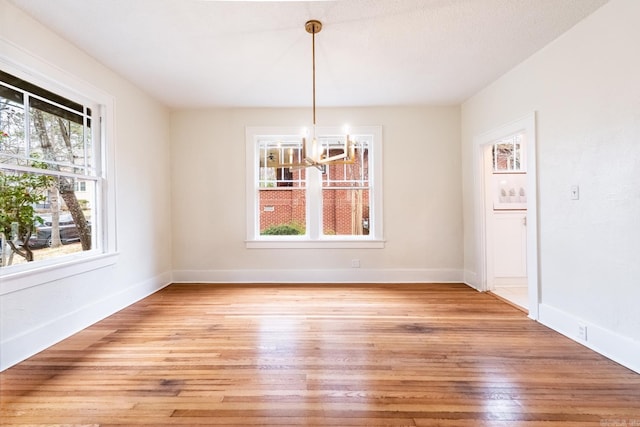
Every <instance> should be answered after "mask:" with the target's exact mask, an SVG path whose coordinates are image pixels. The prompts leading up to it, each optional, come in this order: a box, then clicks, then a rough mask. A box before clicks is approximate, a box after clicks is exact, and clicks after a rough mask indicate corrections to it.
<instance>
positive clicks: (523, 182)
mask: <svg viewBox="0 0 640 427" xmlns="http://www.w3.org/2000/svg"><path fill="white" fill-rule="evenodd" d="M509 144H510V145H511V151H509V149H507V148H508V145H509ZM474 148H475V150H474V153H475V154H474V155H475V165H476V167H475V174H474V177H475V181H476V189H475V197H474V199H475V205H476V206H475V217H476V236H477V256H476V263H477V264H476V265H477V272H478V276H479V277H478V279H479V286H478V289H479V290H481V291H491V292H494V293H496V294H497V295H498V296H500V297H502V298H504V299H506V300H507V301H511V302H513V303H514V304H516V305H519V306H525V307H524V308H526V309H527V310H528V314H529V317H530V318H532V319H536V320H537V318H538V305H539V290H538V244H537V234H538V230H537V200H536V195H537V187H536V182H537V177H536V148H535V114H531V115H529V116H527V117H524V118H522V119H519V120H516V121H514V122H512V123H509V124H506V125H503V126H500V127H499V128H496V129H494V130H492V131H489V132H487V133H485V134H482V135H479V136H477V137H475V138H474ZM518 150H519V153H518ZM496 163H498V164H496Z"/></svg>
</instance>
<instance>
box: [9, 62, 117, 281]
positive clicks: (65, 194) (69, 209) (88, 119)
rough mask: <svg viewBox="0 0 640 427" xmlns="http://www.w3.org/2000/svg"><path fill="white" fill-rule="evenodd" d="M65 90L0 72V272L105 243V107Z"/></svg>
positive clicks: (94, 250)
mask: <svg viewBox="0 0 640 427" xmlns="http://www.w3.org/2000/svg"><path fill="white" fill-rule="evenodd" d="M51 86H52V87H54V86H55V85H54V84H53V83H52V84H51ZM60 92H62V89H60ZM60 92H57V91H50V90H48V89H45V88H44V86H41V85H39V84H34V83H32V82H30V81H27V80H26V79H23V78H19V77H16V76H15V75H13V74H10V73H8V72H5V71H0V240H1V242H0V243H1V245H0V274H5V273H6V274H9V273H13V272H23V271H28V270H29V269H31V267H32V266H34V265H35V266H37V267H42V266H50V265H55V264H56V263H60V262H62V261H65V262H68V261H69V260H71V259H78V258H80V259H82V258H83V257H86V256H89V255H96V254H99V253H103V252H105V249H106V246H107V245H106V241H105V239H104V236H106V233H105V231H106V222H105V219H106V214H105V200H106V199H107V197H106V196H105V194H104V191H103V189H104V183H105V173H104V172H105V171H104V170H103V164H104V163H103V162H104V160H105V159H104V156H105V152H104V146H105V144H104V142H103V141H104V135H103V132H102V120H101V119H102V111H103V110H104V105H102V104H100V103H98V102H96V101H92V100H90V99H87V98H85V97H81V96H79V95H77V94H74V93H71V92H69V94H67V93H65V94H64V95H62V94H60ZM70 95H72V96H70Z"/></svg>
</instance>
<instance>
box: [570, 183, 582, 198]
mask: <svg viewBox="0 0 640 427" xmlns="http://www.w3.org/2000/svg"><path fill="white" fill-rule="evenodd" d="M570 194H571V200H579V199H580V187H578V186H577V185H572V186H571V190H570Z"/></svg>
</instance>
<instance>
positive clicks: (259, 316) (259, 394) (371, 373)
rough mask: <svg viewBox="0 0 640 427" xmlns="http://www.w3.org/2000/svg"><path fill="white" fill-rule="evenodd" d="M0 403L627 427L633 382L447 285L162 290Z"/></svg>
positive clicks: (114, 416) (332, 421)
mask: <svg viewBox="0 0 640 427" xmlns="http://www.w3.org/2000/svg"><path fill="white" fill-rule="evenodd" d="M0 388H1V391H0V399H1V409H0V413H1V418H0V419H1V421H0V424H2V425H4V426H9V425H32V426H33V425H47V426H52V425H55V426H62V425H64V426H71V425H84V426H122V425H131V426H135V425H148V426H151V425H152V426H163V425H188V426H197V425H216V426H218V425H220V426H256V425H271V426H288V425H290V426H294V425H295V426H301V425H305V426H341V427H346V426H447V427H452V426H465V427H466V426H471V427H474V426H505V427H506V426H509V427H511V426H526V427H542V426H545V427H549V426H572V427H577V426H580V427H582V426H640V375H638V374H636V373H634V372H632V371H630V370H628V369H626V368H624V367H622V366H620V365H617V364H616V363H614V362H612V361H610V360H608V359H606V358H604V357H603V356H600V355H598V354H597V353H594V352H593V351H591V350H588V349H586V348H584V347H582V346H580V345H579V344H577V343H575V342H573V341H571V340H569V339H567V338H565V337H563V336H561V335H559V334H557V333H555V332H553V331H551V330H549V329H547V328H546V327H544V326H542V325H540V324H538V323H536V322H534V321H532V320H530V319H528V318H527V317H526V315H525V314H524V313H522V312H521V311H519V310H517V309H516V308H514V307H511V306H510V305H508V304H506V303H504V302H502V301H499V300H498V299H496V298H494V297H492V296H490V295H487V294H482V293H478V292H476V291H474V290H472V289H470V288H468V287H466V286H465V285H459V284H430V285H304V286H303V285H300V286H293V285H290V286H288V285H238V286H221V285H172V286H170V287H168V288H166V289H164V290H162V291H160V292H158V293H156V294H154V295H152V296H150V297H148V298H146V299H144V300H143V301H140V302H139V303H137V304H135V305H133V306H131V307H129V308H127V309H125V310H123V311H121V312H119V313H117V314H115V315H113V316H111V317H109V318H107V319H105V320H104V321H102V322H100V323H98V324H95V325H93V326H91V327H90V328H87V329H86V330H84V331H82V332H80V333H78V334H77V335H75V336H73V337H71V338H69V339H67V340H65V341H63V342H61V343H59V344H58V345H55V346H53V347H51V348H49V349H47V350H46V351H44V352H42V353H40V354H38V355H36V356H34V357H32V358H30V359H28V360H26V361H24V362H23V363H20V364H19V365H17V366H14V367H12V368H10V369H8V370H6V371H4V372H3V373H1V374H0Z"/></svg>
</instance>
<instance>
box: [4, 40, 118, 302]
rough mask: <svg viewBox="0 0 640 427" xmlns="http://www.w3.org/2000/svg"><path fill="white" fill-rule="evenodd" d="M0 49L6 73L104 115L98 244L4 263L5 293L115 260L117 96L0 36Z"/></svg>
mask: <svg viewBox="0 0 640 427" xmlns="http://www.w3.org/2000/svg"><path fill="white" fill-rule="evenodd" d="M0 52H3V53H2V54H0V67H2V69H3V70H4V71H6V72H7V73H9V74H12V75H14V76H16V77H19V78H21V79H23V80H26V81H28V82H30V83H33V84H35V85H38V86H40V87H42V88H44V89H47V90H49V91H51V92H53V93H56V94H59V95H61V96H65V97H68V98H70V99H73V100H78V101H81V102H83V101H84V102H85V104H99V105H100V117H101V118H102V120H100V121H98V120H96V124H97V123H98V122H99V123H100V124H99V125H100V138H101V139H102V141H101V145H102V152H101V156H100V160H101V174H100V177H99V180H100V181H101V185H100V188H101V191H100V192H99V194H97V196H96V197H99V198H100V200H101V210H99V211H97V212H96V215H97V221H99V222H100V223H101V225H102V227H101V229H100V230H101V231H99V232H101V233H102V235H101V236H99V237H100V238H99V239H97V240H98V242H99V246H97V247H96V249H94V250H90V251H86V252H82V253H75V254H71V255H68V256H63V257H59V258H55V259H54V260H52V261H47V262H45V261H38V262H34V263H28V264H20V265H16V266H11V267H4V268H3V269H2V270H0V295H5V294H8V293H11V292H16V291H20V290H22V289H26V288H30V287H34V286H40V285H43V284H46V283H49V282H52V281H54V280H60V279H64V278H66V277H70V276H75V275H78V274H82V273H85V272H88V271H92V270H95V269H98V268H103V267H106V266H108V265H113V264H115V263H116V262H117V258H118V257H117V246H116V243H117V242H116V215H115V213H116V204H115V202H116V196H115V194H116V192H115V185H114V183H115V166H114V160H115V149H114V141H113V138H114V119H115V114H114V109H115V100H114V98H113V96H111V95H109V94H107V93H106V92H104V91H102V90H100V89H98V88H96V87H94V86H93V85H91V84H89V83H87V82H85V81H83V80H81V79H79V78H78V77H76V76H74V75H72V74H70V73H68V72H66V71H64V70H62V69H60V68H58V67H57V66H55V65H53V64H50V63H48V62H46V61H44V60H42V59H40V58H38V57H36V56H33V55H32V54H31V53H29V52H27V51H25V50H24V49H22V48H20V47H18V46H16V45H15V44H13V43H11V42H9V41H7V40H5V39H2V38H0ZM107 177H108V180H107ZM98 242H97V243H98Z"/></svg>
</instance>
